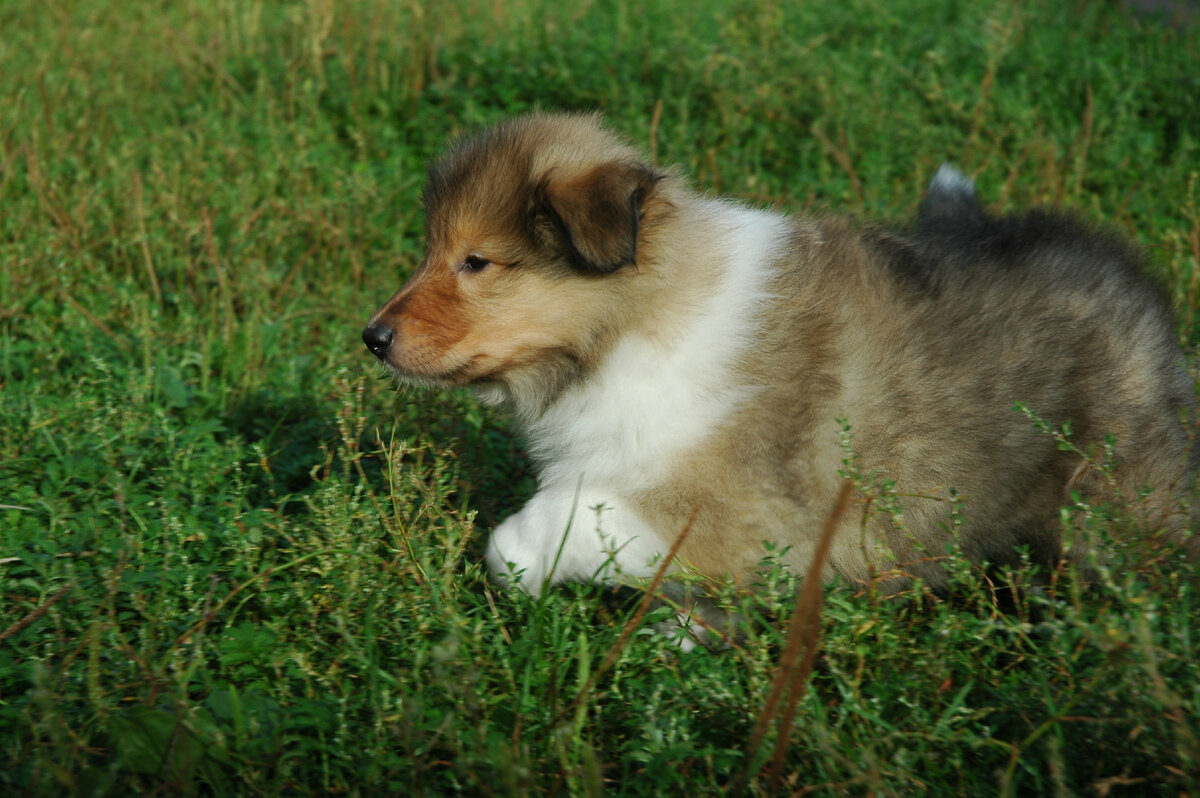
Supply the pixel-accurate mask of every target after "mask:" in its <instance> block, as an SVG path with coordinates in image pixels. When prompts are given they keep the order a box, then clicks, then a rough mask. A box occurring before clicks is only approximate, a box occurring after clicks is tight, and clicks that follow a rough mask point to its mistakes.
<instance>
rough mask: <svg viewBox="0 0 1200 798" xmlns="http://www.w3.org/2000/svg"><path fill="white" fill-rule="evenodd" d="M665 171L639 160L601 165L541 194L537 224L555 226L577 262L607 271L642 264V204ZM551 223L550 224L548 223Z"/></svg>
mask: <svg viewBox="0 0 1200 798" xmlns="http://www.w3.org/2000/svg"><path fill="white" fill-rule="evenodd" d="M662 177H663V175H661V174H659V173H657V172H655V171H653V170H652V169H650V168H649V167H646V166H643V165H641V164H637V163H621V162H614V163H608V164H604V165H602V166H598V167H596V168H595V169H593V170H591V171H590V172H587V173H585V174H583V175H581V176H579V177H576V178H572V179H570V180H556V179H555V177H554V175H551V176H550V178H549V179H548V180H547V182H546V183H545V184H544V185H543V186H542V190H541V191H539V192H537V194H538V196H537V198H536V199H535V205H536V207H535V209H534V212H535V216H536V217H538V218H537V219H536V222H535V224H536V226H537V227H539V228H542V229H544V228H545V227H546V226H549V227H550V228H551V229H552V230H553V231H554V233H555V236H556V237H557V238H558V239H559V244H560V245H561V246H562V248H563V249H564V250H565V254H566V255H567V257H568V258H569V259H570V260H571V261H572V263H573V265H574V266H576V267H577V268H580V269H582V270H584V271H590V272H596V273H601V274H607V273H609V272H613V271H616V270H617V269H619V268H620V267H622V266H624V265H625V264H627V263H636V262H637V237H638V224H639V221H640V219H641V215H642V206H643V203H644V202H645V200H646V198H647V196H649V194H650V191H651V190H652V189H653V188H654V184H655V183H657V182H658V181H659V180H661V179H662ZM547 223H548V224H547Z"/></svg>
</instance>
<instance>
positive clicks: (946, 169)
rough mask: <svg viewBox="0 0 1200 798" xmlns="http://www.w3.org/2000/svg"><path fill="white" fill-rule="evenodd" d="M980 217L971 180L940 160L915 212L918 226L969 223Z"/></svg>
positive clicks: (973, 182)
mask: <svg viewBox="0 0 1200 798" xmlns="http://www.w3.org/2000/svg"><path fill="white" fill-rule="evenodd" d="M983 217H984V212H983V206H982V205H981V204H980V203H979V197H977V196H976V195H975V181H973V180H971V178H969V177H967V176H966V175H964V174H963V173H962V172H960V171H959V170H958V169H955V168H954V167H953V166H951V165H950V164H942V165H941V168H939V169H938V170H937V174H935V175H934V176H933V180H932V181H930V183H929V193H928V194H927V195H926V196H925V201H924V202H923V203H921V211H920V214H919V216H918V219H919V226H920V227H921V229H922V230H929V229H930V228H939V227H941V226H942V225H947V224H950V225H953V224H964V223H970V222H973V221H977V220H979V219H982V218H983Z"/></svg>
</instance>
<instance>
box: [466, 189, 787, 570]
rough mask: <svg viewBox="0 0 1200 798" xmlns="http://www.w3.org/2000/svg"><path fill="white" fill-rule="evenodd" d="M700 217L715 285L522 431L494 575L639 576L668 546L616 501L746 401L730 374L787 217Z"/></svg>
mask: <svg viewBox="0 0 1200 798" xmlns="http://www.w3.org/2000/svg"><path fill="white" fill-rule="evenodd" d="M703 210H704V213H703V217H702V218H700V219H698V220H697V222H698V224H697V232H698V235H699V236H711V237H712V240H713V241H714V246H713V251H712V257H713V258H716V259H719V261H720V262H721V263H722V264H723V266H722V268H721V270H720V271H719V276H718V278H717V281H716V283H715V284H714V285H713V286H711V290H710V291H709V292H708V294H707V296H706V297H705V298H704V299H703V300H701V301H700V302H699V303H698V304H697V307H695V308H694V309H692V310H691V311H690V312H691V314H692V321H691V323H689V324H686V325H684V326H683V328H682V329H681V330H680V332H679V334H678V335H676V336H673V337H671V338H670V339H664V338H658V339H654V338H651V337H647V336H645V335H641V334H638V335H632V334H631V335H627V336H625V337H624V338H622V339H620V340H619V341H618V342H617V344H616V346H615V347H614V349H613V351H612V352H611V353H610V354H609V356H608V357H607V358H606V360H605V361H604V362H603V363H602V364H601V365H600V367H599V369H598V370H597V372H596V373H595V374H593V375H592V376H591V377H590V378H588V379H587V380H586V381H585V382H583V383H582V384H580V385H578V386H575V387H573V388H572V389H570V390H569V391H568V392H567V393H566V394H565V395H564V396H563V397H562V398H561V399H559V400H558V401H557V402H556V403H555V404H553V405H552V406H550V407H549V408H548V409H547V410H546V412H545V413H543V414H542V415H541V416H540V417H538V418H536V419H534V420H533V422H532V423H531V424H530V425H529V426H528V428H527V429H526V433H527V435H528V437H529V442H530V450H531V453H532V454H533V456H534V457H535V458H536V459H537V460H538V461H539V462H540V463H541V464H542V468H543V470H542V473H541V479H540V484H541V489H540V490H539V492H538V494H537V495H536V496H534V498H533V499H531V500H530V502H529V504H527V505H526V506H525V508H524V509H522V510H521V512H519V513H517V514H516V515H515V516H513V517H511V518H509V519H508V520H507V521H505V522H504V523H503V524H501V525H500V526H499V527H497V529H496V531H495V532H494V533H493V536H492V540H491V542H490V543H489V547H488V564H489V567H490V568H491V570H492V572H493V574H495V575H496V576H498V577H500V578H504V577H505V575H506V574H508V573H509V569H508V567H507V566H506V563H509V562H511V563H513V565H514V568H513V569H512V570H513V571H516V572H519V571H524V572H525V576H524V580H523V583H524V585H525V587H526V589H530V590H534V591H536V590H538V589H539V587H540V585H541V584H542V582H543V581H545V580H546V579H547V577H549V581H550V582H560V581H564V580H566V579H591V578H595V577H597V576H599V577H605V576H606V575H607V576H608V578H612V577H613V576H615V575H616V572H623V573H627V574H631V575H636V576H648V575H650V574H652V573H653V570H654V566H653V560H654V559H655V557H656V556H661V555H662V554H665V553H666V551H667V549H668V548H669V547H670V543H671V541H670V540H668V539H665V537H666V536H665V535H663V534H660V533H659V532H656V531H655V530H653V529H651V528H650V527H649V526H648V525H647V524H646V523H645V522H644V521H643V520H642V519H641V518H639V517H638V516H637V514H636V512H635V510H634V509H633V508H632V507H631V506H630V505H629V502H628V501H627V500H626V499H625V498H624V497H628V496H631V495H633V494H635V493H636V492H638V491H640V490H642V489H645V488H647V487H650V486H652V485H654V484H656V483H658V482H661V481H662V480H663V479H665V478H666V477H667V476H668V475H669V473H670V470H671V467H672V464H673V463H674V462H675V461H676V458H677V457H678V456H679V455H681V454H682V453H684V452H686V451H688V450H689V449H692V448H693V447H695V446H696V445H698V444H699V443H701V442H702V441H703V440H704V439H705V438H706V437H708V436H709V435H710V434H712V432H713V431H714V430H715V429H716V428H717V427H718V426H719V425H720V424H721V422H722V421H723V420H724V419H726V418H728V417H729V415H730V414H731V413H733V412H734V411H735V410H736V409H737V408H738V407H739V406H740V405H741V404H742V403H743V402H745V401H746V400H747V399H748V398H750V397H751V396H752V395H753V394H754V392H755V388H754V386H751V385H746V384H744V383H741V382H739V381H738V379H737V377H736V375H735V374H734V373H733V371H734V367H735V366H736V364H737V362H738V360H739V359H740V357H741V356H742V354H743V353H744V352H745V351H746V350H747V348H749V347H750V346H752V345H753V342H754V339H755V337H756V333H757V332H758V330H759V327H760V325H761V318H760V316H761V314H760V311H761V309H762V307H763V305H764V304H765V302H766V300H767V299H769V293H768V286H769V282H770V278H771V264H772V263H774V262H775V261H776V260H777V259H778V257H779V253H780V252H781V250H782V248H783V246H784V245H785V239H786V236H787V234H788V221H787V219H786V218H784V217H781V216H778V215H776V214H773V213H768V212H764V211H756V210H750V209H746V208H740V207H738V206H735V205H731V204H728V203H724V202H721V201H718V200H713V201H711V202H709V203H707V204H706V205H705V206H704V208H703ZM684 266H685V267H686V264H684ZM577 496H578V498H576V497H577ZM597 505H603V506H604V507H605V508H607V509H606V510H604V511H603V512H602V513H601V514H599V516H598V515H597V513H596V512H595V511H594V510H592V509H590V508H594V507H596V506H597ZM568 525H569V526H570V528H571V531H570V534H568V535H567V538H566V540H565V542H564V540H563V536H564V534H565V533H566V531H567V528H568ZM663 532H666V533H667V534H668V535H669V534H671V533H673V532H678V530H663ZM560 545H561V547H562V548H561V557H560V558H559V560H558V563H557V565H556V564H555V562H554V558H555V556H556V554H557V553H558V552H559V550H560Z"/></svg>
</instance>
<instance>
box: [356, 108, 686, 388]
mask: <svg viewBox="0 0 1200 798" xmlns="http://www.w3.org/2000/svg"><path fill="white" fill-rule="evenodd" d="M663 176H664V175H663V174H662V173H660V172H658V171H656V170H654V169H653V168H651V167H649V166H648V165H646V164H645V163H643V162H642V161H641V160H639V159H638V157H637V155H636V153H635V152H634V151H633V150H631V149H630V148H629V147H627V146H626V145H624V144H623V143H622V142H621V141H620V140H619V139H617V138H616V137H615V136H614V135H612V134H611V133H609V132H608V131H606V130H605V129H604V128H603V127H602V126H601V124H600V121H599V119H598V117H596V116H574V115H549V114H535V115H531V116H526V117H521V118H518V119H515V120H512V121H510V122H506V123H504V124H501V125H498V126H496V127H493V128H490V129H488V130H486V131H484V132H483V133H481V134H479V135H477V136H475V137H472V138H468V139H464V140H462V141H460V142H458V143H457V144H456V145H454V146H453V147H452V148H451V149H450V151H449V152H448V153H447V155H446V156H445V157H444V158H442V159H441V160H440V161H438V162H437V163H435V164H433V165H432V166H431V167H430V169H429V178H428V182H427V184H426V187H425V226H426V238H427V252H426V255H425V260H424V262H423V263H422V264H421V267H420V269H418V270H417V272H416V273H415V274H414V275H413V277H412V278H411V279H410V280H409V281H408V283H407V284H405V285H404V286H403V287H402V288H401V289H400V290H399V291H398V292H397V293H396V294H395V295H394V296H393V297H392V298H391V299H390V300H388V302H387V303H386V304H385V305H384V306H383V307H382V308H381V309H380V310H379V311H378V312H377V313H376V314H375V316H374V317H372V319H371V322H370V324H369V325H368V326H367V328H366V330H365V331H364V332H363V340H364V342H365V343H366V344H367V347H368V348H369V349H370V350H371V352H372V353H374V354H375V356H376V357H378V358H379V359H380V360H382V361H383V362H384V363H385V364H387V365H388V366H389V367H391V368H392V369H393V370H394V371H396V372H397V373H398V374H400V375H401V376H402V377H405V378H407V379H409V380H411V381H415V382H420V383H427V384H434V385H449V386H457V385H476V386H479V387H482V388H484V389H490V391H491V395H492V396H493V397H494V398H504V397H509V398H513V397H514V394H521V393H529V392H534V393H540V394H542V395H547V394H548V393H552V392H554V391H556V390H558V389H560V388H561V387H562V386H563V385H564V384H565V383H566V382H567V381H569V380H570V379H571V378H572V377H573V376H577V375H579V374H580V373H582V372H584V371H585V370H586V369H587V367H588V366H589V365H590V364H591V363H592V362H593V361H594V360H595V358H596V357H597V356H598V354H599V350H600V349H601V348H602V347H603V343H604V341H605V340H606V339H607V338H610V337H611V335H612V333H613V332H614V329H613V327H614V325H617V324H619V318H620V316H621V314H622V312H623V308H622V305H623V298H625V297H627V295H628V293H629V291H628V285H629V284H630V282H631V281H632V280H634V279H636V277H637V275H638V269H637V268H636V266H637V263H638V241H639V235H640V234H644V230H643V227H644V220H645V217H646V212H647V208H648V206H649V204H650V203H651V202H652V201H653V198H654V196H655V193H656V186H657V184H658V181H659V180H660V179H661V178H662V177H663ZM486 395H488V391H487V390H485V396H486Z"/></svg>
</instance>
